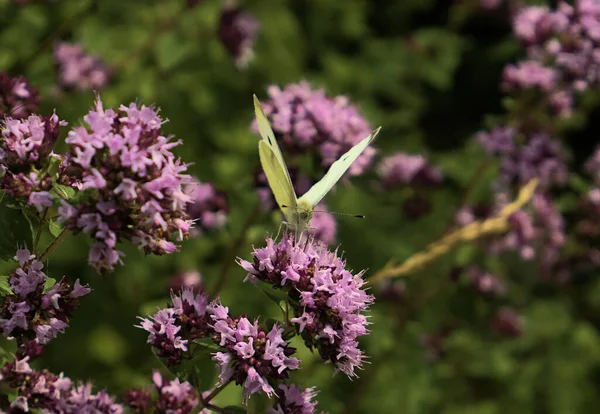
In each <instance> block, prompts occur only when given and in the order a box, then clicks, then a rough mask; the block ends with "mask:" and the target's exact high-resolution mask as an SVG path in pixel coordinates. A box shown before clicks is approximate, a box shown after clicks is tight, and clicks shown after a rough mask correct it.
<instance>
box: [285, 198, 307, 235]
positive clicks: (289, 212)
mask: <svg viewBox="0 0 600 414" xmlns="http://www.w3.org/2000/svg"><path fill="white" fill-rule="evenodd" d="M281 207H282V209H283V211H284V212H285V216H286V218H287V219H288V223H287V224H288V228H289V229H290V230H296V231H304V230H306V229H308V227H309V224H310V221H311V220H312V217H313V210H314V208H313V206H311V205H310V204H309V203H307V202H303V201H299V203H298V205H297V206H295V207H291V206H281Z"/></svg>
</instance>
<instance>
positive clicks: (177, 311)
mask: <svg viewBox="0 0 600 414" xmlns="http://www.w3.org/2000/svg"><path fill="white" fill-rule="evenodd" d="M172 302H173V305H172V307H169V308H165V309H161V310H159V311H158V312H157V313H156V314H155V315H154V316H152V317H151V318H147V319H142V322H141V324H140V327H141V328H143V329H144V330H146V331H147V332H149V333H150V335H149V336H148V342H149V343H151V344H152V346H153V347H154V351H155V353H156V354H157V355H158V356H159V357H163V358H166V359H167V364H168V365H177V364H179V363H180V362H181V359H182V357H183V354H184V352H186V351H187V350H188V348H189V347H191V346H193V341H194V340H197V339H203V338H208V339H211V340H212V341H213V342H214V343H215V345H218V346H219V347H220V350H219V351H218V352H215V353H213V354H212V355H213V359H214V360H215V361H216V362H217V365H218V367H219V370H220V375H219V381H220V383H223V384H224V383H227V382H228V381H234V382H235V383H236V384H238V385H242V386H243V393H244V400H247V399H248V398H249V397H250V395H252V394H253V393H256V392H264V393H266V394H267V395H269V396H270V395H272V394H273V393H274V389H273V387H272V386H271V385H270V381H273V380H275V381H280V380H284V379H286V378H287V377H288V372H289V371H290V370H294V369H297V368H298V366H299V361H298V359H296V358H294V357H291V355H292V354H293V353H294V352H295V349H294V348H291V347H290V346H289V345H288V344H287V342H286V341H285V340H284V339H283V337H282V336H281V334H282V332H283V329H282V328H280V327H278V326H277V325H275V326H273V328H272V329H271V330H270V331H267V330H265V329H263V328H261V327H260V326H259V325H258V321H256V320H255V321H253V322H251V321H250V320H248V319H247V318H246V317H245V316H240V317H237V318H233V317H231V316H230V315H229V309H228V308H226V307H224V306H223V305H221V304H220V303H218V302H217V301H213V302H210V303H208V299H207V295H206V294H198V295H195V294H194V293H193V290H192V289H191V288H184V289H183V290H182V291H181V293H180V294H179V295H172Z"/></svg>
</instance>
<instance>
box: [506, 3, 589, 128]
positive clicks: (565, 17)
mask: <svg viewBox="0 0 600 414" xmlns="http://www.w3.org/2000/svg"><path fill="white" fill-rule="evenodd" d="M513 31H514V33H515V36H516V37H517V39H519V40H520V41H521V42H522V43H523V45H524V46H525V47H526V50H527V56H528V57H527V60H526V61H523V62H520V63H518V64H516V65H509V66H507V68H506V70H505V73H504V84H505V87H506V88H507V89H509V90H512V91H519V90H528V89H531V88H536V89H539V90H541V91H542V92H543V94H544V96H545V99H546V103H547V105H548V107H549V109H550V110H551V113H553V114H556V115H559V116H563V117H566V116H569V115H570V114H571V112H572V110H571V109H572V105H573V101H574V96H576V95H578V94H579V93H581V92H582V91H585V90H586V89H588V88H590V87H593V86H597V85H598V84H600V48H599V46H600V9H599V8H598V7H597V3H596V1H595V0H578V1H575V4H574V5H573V6H571V5H570V4H568V3H566V2H564V1H561V2H559V4H558V7H557V8H556V9H555V10H551V9H549V8H547V7H540V6H530V7H523V8H522V9H521V10H520V11H519V12H518V13H516V14H515V16H514V18H513Z"/></svg>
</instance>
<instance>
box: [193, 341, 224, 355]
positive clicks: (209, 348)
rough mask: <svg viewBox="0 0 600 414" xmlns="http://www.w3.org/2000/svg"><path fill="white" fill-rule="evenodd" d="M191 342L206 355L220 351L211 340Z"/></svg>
mask: <svg viewBox="0 0 600 414" xmlns="http://www.w3.org/2000/svg"><path fill="white" fill-rule="evenodd" d="M192 342H193V343H195V344H196V345H198V346H199V347H200V348H202V349H203V350H205V351H206V352H207V353H212V352H217V351H221V350H222V349H221V347H219V345H217V344H215V342H214V341H213V340H212V338H202V339H194V340H193V341H192Z"/></svg>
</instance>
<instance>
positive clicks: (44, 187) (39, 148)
mask: <svg viewBox="0 0 600 414" xmlns="http://www.w3.org/2000/svg"><path fill="white" fill-rule="evenodd" d="M66 124H67V123H66V122H64V121H60V120H59V119H58V116H56V114H53V115H52V116H49V117H42V116H38V115H30V116H29V117H27V118H24V119H13V118H10V117H8V118H5V119H3V120H2V122H1V125H0V127H1V129H2V137H1V139H0V171H1V172H2V174H0V189H2V190H4V191H5V192H6V193H7V194H9V195H10V196H12V197H13V198H16V199H20V200H22V201H26V202H27V203H28V204H30V205H33V206H35V207H36V208H37V209H38V210H39V211H41V210H42V208H44V207H50V206H51V205H52V196H51V195H50V193H49V192H48V191H49V190H50V189H51V188H52V179H51V177H50V176H49V174H48V173H47V172H45V171H44V168H45V167H46V165H47V164H48V162H49V160H50V158H51V157H52V158H60V157H58V156H56V155H55V154H53V153H52V149H53V148H54V144H55V143H56V140H57V138H58V135H59V129H60V127H61V126H64V125H66Z"/></svg>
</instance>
